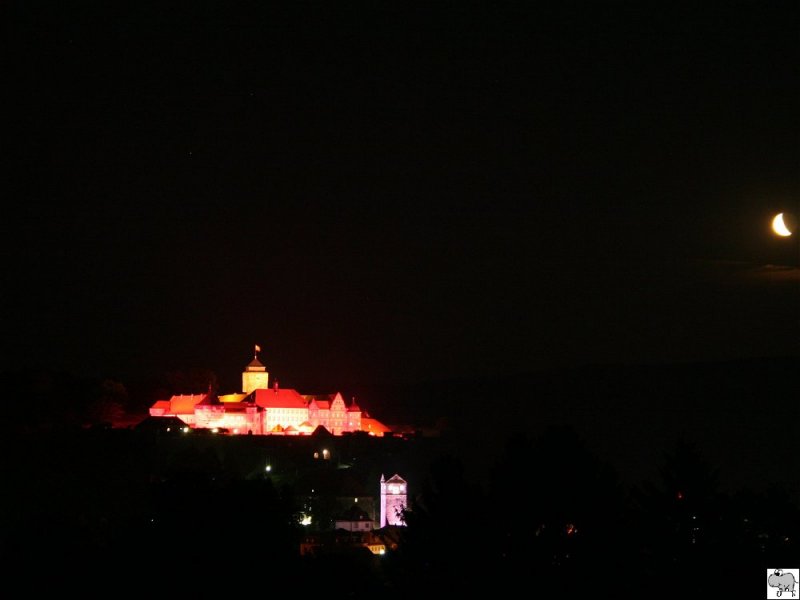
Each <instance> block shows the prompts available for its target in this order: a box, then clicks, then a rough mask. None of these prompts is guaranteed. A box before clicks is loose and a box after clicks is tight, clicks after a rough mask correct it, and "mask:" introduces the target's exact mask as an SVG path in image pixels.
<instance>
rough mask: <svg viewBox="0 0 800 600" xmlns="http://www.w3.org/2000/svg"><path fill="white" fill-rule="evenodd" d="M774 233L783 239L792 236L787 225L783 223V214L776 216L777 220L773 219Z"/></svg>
mask: <svg viewBox="0 0 800 600" xmlns="http://www.w3.org/2000/svg"><path fill="white" fill-rule="evenodd" d="M772 231H774V232H775V233H777V234H778V235H779V236H781V237H788V236H790V235H792V232H791V231H789V228H788V227H786V223H784V222H783V213H778V214H777V215H775V218H774V219H772Z"/></svg>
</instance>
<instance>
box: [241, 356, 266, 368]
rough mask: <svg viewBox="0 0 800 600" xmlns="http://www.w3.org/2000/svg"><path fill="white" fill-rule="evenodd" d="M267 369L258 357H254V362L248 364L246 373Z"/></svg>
mask: <svg viewBox="0 0 800 600" xmlns="http://www.w3.org/2000/svg"><path fill="white" fill-rule="evenodd" d="M266 368H267V367H265V366H264V364H263V363H262V362H261V361H260V360H258V358H257V357H253V360H251V361H250V362H249V363H248V365H247V366H246V367H245V370H246V371H264V370H266Z"/></svg>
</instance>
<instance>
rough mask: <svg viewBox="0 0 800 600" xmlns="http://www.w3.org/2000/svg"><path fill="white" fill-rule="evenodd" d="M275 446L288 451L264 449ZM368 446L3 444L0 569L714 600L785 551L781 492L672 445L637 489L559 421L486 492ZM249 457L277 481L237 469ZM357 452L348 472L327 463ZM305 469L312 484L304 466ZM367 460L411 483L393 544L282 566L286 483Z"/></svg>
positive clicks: (787, 538)
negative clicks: (706, 586) (727, 488)
mask: <svg viewBox="0 0 800 600" xmlns="http://www.w3.org/2000/svg"><path fill="white" fill-rule="evenodd" d="M286 442H293V443H295V446H293V447H292V448H289V447H285V448H284V449H283V450H280V447H281V445H283V446H286V444H285V443H286ZM374 442H378V440H367V441H359V440H355V439H353V440H346V439H344V438H339V439H338V441H337V440H331V439H327V440H326V441H325V443H326V444H328V445H330V447H331V448H332V449H333V450H332V452H333V454H334V456H335V460H333V461H329V462H327V463H323V462H322V461H316V462H314V463H312V462H311V461H310V460H309V461H306V462H303V461H304V460H305V459H301V458H294V459H292V458H291V457H292V456H293V455H296V456H298V457H299V456H301V455H302V456H303V457H304V456H306V455H307V454H309V452H308V450H309V449H310V448H311V445H313V443H314V440H311V439H308V440H296V441H292V440H289V439H280V440H277V439H275V440H268V439H263V438H262V439H259V438H249V439H248V437H247V436H242V437H235V438H228V437H223V438H218V437H216V436H205V437H202V436H201V437H197V436H196V435H195V436H194V437H193V438H192V439H191V440H190V439H189V436H186V437H180V436H172V437H170V436H161V435H153V434H146V433H142V432H139V431H134V430H122V431H119V430H107V429H95V430H91V429H89V430H86V429H75V430H61V431H58V432H46V433H39V434H30V433H25V434H19V435H11V436H8V437H7V438H5V440H4V446H5V447H4V449H3V456H4V457H5V460H4V468H3V473H2V476H3V480H4V483H5V489H7V490H8V492H7V493H6V494H5V497H4V502H3V504H4V507H3V510H2V532H3V536H2V547H0V550H1V551H2V556H0V559H2V561H3V564H4V565H5V566H6V567H7V568H8V569H10V571H9V572H12V573H17V574H19V577H20V578H24V580H25V581H30V580H31V579H30V578H33V579H34V580H35V581H36V586H37V589H43V588H44V587H45V586H51V585H52V586H58V587H60V588H62V589H83V590H87V591H88V590H98V589H99V590H102V589H108V590H120V589H124V590H128V591H132V590H138V589H139V588H141V590H142V591H148V590H152V589H155V588H156V587H157V589H159V590H160V591H162V592H171V591H174V592H176V593H180V592H182V593H209V592H212V591H219V592H223V591H225V590H229V589H230V587H231V586H234V587H236V588H237V589H246V590H258V589H269V590H271V591H273V592H277V591H281V592H291V591H294V592H300V591H302V592H304V593H307V592H309V591H319V592H326V591H327V592H330V593H331V594H336V596H337V597H367V596H371V595H374V594H375V593H381V594H384V595H387V596H388V597H408V596H409V595H413V594H417V593H421V591H422V590H427V591H430V592H441V593H442V594H449V593H451V592H469V591H471V590H474V589H481V588H485V587H486V586H495V587H496V588H497V589H498V590H513V589H524V590H525V591H526V595H529V596H531V597H554V595H555V594H560V593H581V592H584V593H591V592H595V593H607V594H611V595H614V596H616V597H640V595H641V593H642V591H643V590H646V592H647V596H648V597H675V595H676V594H677V595H680V594H682V593H685V592H686V590H691V589H693V588H692V586H694V585H697V582H702V581H706V582H707V581H708V579H709V577H710V578H713V579H714V580H715V581H720V582H724V585H725V586H726V588H725V589H727V590H728V592H727V593H728V594H729V595H731V594H733V595H734V597H736V594H737V592H741V595H742V597H758V596H757V595H756V594H757V593H761V590H762V589H763V584H764V582H763V578H762V576H763V574H764V572H765V569H767V568H770V567H780V566H784V567H786V566H791V565H794V564H797V561H798V559H800V546H799V545H798V539H800V510H798V506H797V503H796V500H795V498H794V496H793V495H792V493H791V492H792V490H791V489H790V488H789V487H786V486H780V485H776V486H774V487H772V488H771V489H769V490H767V491H763V492H756V491H753V490H750V489H742V490H739V491H737V492H736V493H729V492H724V491H722V490H721V489H720V487H719V485H718V476H719V473H718V469H716V467H714V466H713V465H712V464H709V463H708V461H707V460H706V458H705V457H704V456H703V455H702V453H700V452H699V451H698V449H697V447H696V445H694V444H693V443H691V442H690V441H678V442H676V444H675V445H674V447H673V448H672V449H671V450H670V451H668V452H665V453H664V454H663V456H662V458H661V460H660V461H659V462H658V464H654V465H653V477H652V478H650V479H648V480H646V481H643V482H642V483H641V484H639V485H636V486H626V485H624V484H622V483H621V481H620V478H619V476H618V473H617V470H616V469H615V467H614V466H613V465H611V464H608V463H607V462H604V461H603V460H601V459H600V458H599V457H598V456H597V455H596V453H595V452H594V451H592V450H591V449H590V448H589V447H588V446H587V444H586V443H585V441H584V440H583V439H582V438H581V437H580V436H579V435H578V434H577V433H576V432H575V431H574V430H573V429H572V428H571V427H569V426H562V427H553V428H548V429H547V430H546V431H544V432H543V433H541V434H539V435H524V434H519V435H511V436H509V437H508V438H507V439H506V443H505V446H504V447H503V448H502V449H499V450H497V451H496V452H495V451H493V450H491V449H487V452H491V453H492V457H493V458H492V461H491V464H492V467H491V469H490V474H489V477H488V479H486V480H485V481H483V480H480V479H478V478H476V477H475V476H474V475H473V474H471V472H470V470H469V469H468V468H466V465H465V464H464V460H463V458H462V457H461V456H460V455H459V448H461V447H462V445H463V444H464V443H466V440H458V441H455V440H449V439H447V438H446V437H445V438H442V439H439V440H435V441H429V442H426V443H425V444H423V445H418V446H415V445H414V442H413V441H411V442H410V445H405V444H408V443H409V442H406V441H404V440H393V441H391V443H389V444H387V445H381V446H378V445H373V443H374ZM473 443H479V440H477V439H473ZM265 453H266V454H269V455H270V456H272V457H274V458H276V461H277V462H276V464H283V465H288V467H287V468H284V469H283V470H284V471H288V472H291V473H292V474H291V475H290V476H286V477H281V476H279V475H275V476H272V475H270V476H266V475H265V474H264V472H263V467H261V469H260V470H259V469H257V468H252V464H255V463H258V464H262V462H261V458H262V457H263V456H264V455H265ZM403 453H406V454H408V455H411V454H416V456H414V457H411V456H402V455H403ZM361 459H363V462H365V463H367V465H365V466H364V467H362V468H361V470H360V471H359V468H357V467H355V466H354V467H353V468H350V469H347V470H342V469H341V466H342V463H343V462H344V461H348V462H350V463H351V465H355V464H356V463H357V462H358V461H359V460H361ZM319 465H322V466H323V467H324V468H325V469H326V470H325V472H324V473H321V472H317V471H314V469H317V470H319V468H320V467H319ZM382 465H390V468H392V469H398V470H401V471H403V472H404V474H408V480H409V482H410V486H411V487H410V490H411V492H412V501H411V507H410V510H409V511H408V512H407V513H406V519H407V523H408V526H407V528H405V529H404V530H403V531H402V534H401V543H400V546H399V548H398V550H397V551H395V552H390V553H389V554H388V555H386V556H384V557H374V556H371V555H367V554H366V553H341V552H339V553H328V554H326V555H324V556H322V557H317V558H307V557H305V558H303V557H300V556H299V544H300V541H301V540H302V538H303V536H304V535H305V534H306V533H307V530H304V529H303V528H302V527H301V526H299V525H298V522H297V515H298V512H299V511H301V510H302V509H303V508H304V503H305V502H306V500H307V490H306V489H304V485H305V484H306V483H308V482H309V481H317V482H321V481H334V480H336V479H341V478H344V477H354V476H359V475H363V476H364V479H365V480H368V481H369V482H370V485H372V482H373V480H376V477H377V476H378V473H379V472H380V471H381V469H382ZM259 471H260V472H259ZM330 489H331V492H330V493H331V494H333V493H334V492H333V488H330ZM318 492H319V490H318ZM372 493H373V494H375V493H377V490H376V489H375V490H372ZM322 500H324V499H322ZM320 526H328V527H330V521H328V523H327V525H323V524H322V523H320ZM719 585H723V584H722V583H721V584H719ZM756 587H758V588H759V589H758V590H756Z"/></svg>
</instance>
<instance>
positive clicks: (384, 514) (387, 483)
mask: <svg viewBox="0 0 800 600" xmlns="http://www.w3.org/2000/svg"><path fill="white" fill-rule="evenodd" d="M407 498H408V484H407V483H406V480H405V479H403V478H402V477H400V476H399V475H397V474H395V475H393V476H392V477H390V478H389V479H388V480H387V479H384V478H383V475H381V527H386V526H387V525H405V524H406V523H405V520H404V519H403V511H404V510H405V509H406V507H407V506H408V500H407Z"/></svg>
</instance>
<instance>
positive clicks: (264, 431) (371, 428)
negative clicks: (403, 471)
mask: <svg viewBox="0 0 800 600" xmlns="http://www.w3.org/2000/svg"><path fill="white" fill-rule="evenodd" d="M259 350H260V348H259V347H258V346H256V352H255V355H254V356H253V360H252V361H251V362H250V364H248V365H247V366H246V367H245V370H244V372H243V373H242V393H237V394H226V395H219V396H218V395H217V394H215V393H213V392H211V391H209V392H208V393H206V394H180V395H175V396H172V397H171V398H170V399H169V400H158V401H157V402H156V403H155V404H153V406H151V407H150V415H151V416H154V417H178V418H179V419H181V420H182V421H183V422H185V423H186V424H187V425H188V426H189V427H192V428H207V429H212V430H213V429H216V430H217V431H221V432H228V433H234V434H252V435H308V434H311V433H313V432H314V431H315V430H316V429H317V427H324V428H325V429H326V430H328V431H329V432H330V433H332V434H333V435H342V434H343V433H346V432H356V431H363V432H366V433H368V434H370V435H383V434H384V433H385V432H387V431H389V429H388V428H387V427H386V426H385V425H383V424H382V423H381V422H379V421H378V420H376V419H373V418H371V417H370V416H369V415H367V413H365V412H363V411H362V410H361V409H360V408H359V407H358V405H357V404H356V402H355V399H353V401H352V402H351V403H350V405H349V406H347V405H346V404H345V401H344V398H342V395H341V393H339V392H336V393H335V394H326V395H303V394H300V393H298V392H297V390H293V389H288V388H280V387H279V386H278V382H277V381H276V382H275V383H274V384H273V387H272V388H270V387H269V373H268V372H267V369H266V367H265V366H264V365H263V364H262V363H261V362H260V361H259V360H258V352H259Z"/></svg>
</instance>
